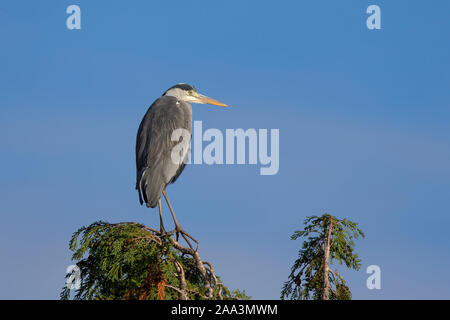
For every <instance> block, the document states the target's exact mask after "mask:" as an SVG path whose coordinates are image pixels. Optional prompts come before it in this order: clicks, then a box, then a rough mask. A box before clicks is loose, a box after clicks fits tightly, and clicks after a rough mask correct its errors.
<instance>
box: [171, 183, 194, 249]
mask: <svg viewBox="0 0 450 320" xmlns="http://www.w3.org/2000/svg"><path fill="white" fill-rule="evenodd" d="M163 195H164V198H165V199H166V202H167V205H168V206H169V210H170V213H171V214H172V218H173V222H174V223H175V231H176V236H177V241H178V234H179V233H181V236H182V237H183V238H184V240H186V242H187V244H188V245H189V247H191V249H193V248H192V245H191V243H190V242H189V240H188V239H187V238H190V239H191V240H193V241H194V242H195V243H197V245H198V241H197V240H195V239H194V238H193V237H192V236H191V235H189V234H188V233H187V232H186V231H184V230H183V228H181V226H180V224H179V223H178V220H177V217H176V216H175V213H174V212H173V209H172V205H171V204H170V201H169V197H168V196H167V192H166V190H163ZM186 237H187V238H186Z"/></svg>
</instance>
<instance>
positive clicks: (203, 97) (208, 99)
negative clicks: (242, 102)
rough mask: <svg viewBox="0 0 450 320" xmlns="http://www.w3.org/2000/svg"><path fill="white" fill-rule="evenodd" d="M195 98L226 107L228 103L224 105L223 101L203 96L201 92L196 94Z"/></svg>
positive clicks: (202, 101)
mask: <svg viewBox="0 0 450 320" xmlns="http://www.w3.org/2000/svg"><path fill="white" fill-rule="evenodd" d="M197 99H198V101H199V103H204V104H213V105H216V106H221V107H228V105H226V104H225V103H223V102H220V101H217V100H215V99H213V98H210V97H207V96H204V95H202V94H198V97H197Z"/></svg>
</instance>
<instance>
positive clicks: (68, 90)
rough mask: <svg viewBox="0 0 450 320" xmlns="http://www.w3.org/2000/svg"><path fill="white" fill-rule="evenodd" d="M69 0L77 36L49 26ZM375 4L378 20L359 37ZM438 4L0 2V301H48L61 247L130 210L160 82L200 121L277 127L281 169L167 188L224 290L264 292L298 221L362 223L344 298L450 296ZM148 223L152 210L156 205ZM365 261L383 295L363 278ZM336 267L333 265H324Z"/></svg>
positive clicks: (443, 8) (234, 169) (449, 137)
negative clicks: (185, 100) (174, 88)
mask: <svg viewBox="0 0 450 320" xmlns="http://www.w3.org/2000/svg"><path fill="white" fill-rule="evenodd" d="M71 4H77V5H79V6H80V7H81V12H82V29H81V30H68V29H67V28H66V18H67V17H68V15H67V14H66V8H67V6H69V5H71ZM370 4H377V5H379V6H380V8H381V13H382V20H381V24H382V29H381V30H373V31H371V30H368V29H367V28H366V23H365V21H366V19H367V17H368V15H367V14H366V13H365V11H366V8H367V6H368V5H370ZM449 10H450V3H449V2H448V1H445V0H441V1H440V0H436V1H433V2H432V4H431V3H430V2H427V1H370V2H369V1H356V0H354V1H279V2H274V1H248V2H242V1H221V2H219V1H195V2H192V1H189V2H188V1H170V2H168V1H152V3H150V2H149V1H132V2H131V3H130V2H129V1H128V2H127V1H114V2H112V1H95V2H94V1H45V2H44V1H39V2H38V1H35V2H31V1H12V0H7V1H2V4H1V5H0V43H1V50H0V67H1V68H0V69H1V70H0V88H1V89H0V159H1V166H0V214H1V216H2V222H1V224H0V257H1V258H0V259H1V264H0V298H2V299H5V298H26V299H36V298H37V299H56V298H58V296H59V292H60V289H61V288H62V286H63V285H64V273H65V269H66V267H67V266H68V265H70V264H71V261H70V252H69V250H68V246H67V244H68V241H69V239H70V237H71V234H72V233H73V232H74V231H75V230H76V229H78V228H79V227H80V226H82V225H87V224H90V223H92V222H94V221H96V220H99V219H102V220H107V221H111V222H117V221H130V220H131V221H139V222H142V223H145V224H149V225H152V224H154V225H157V224H158V219H157V211H156V210H150V209H146V208H144V207H141V206H139V203H138V198H137V193H136V192H135V190H134V183H135V167H134V143H135V135H136V131H137V127H138V125H139V122H140V120H141V118H142V116H143V115H144V113H145V111H146V109H147V108H148V106H149V105H150V104H151V103H152V102H153V101H154V100H155V99H156V98H157V97H158V96H160V95H161V94H162V92H164V91H165V90H166V89H167V88H168V87H170V86H171V85H173V84H176V83H178V82H188V83H191V84H193V85H195V86H196V87H197V88H198V89H199V91H200V92H202V93H204V94H207V95H209V96H212V97H214V98H217V99H219V100H221V101H224V102H226V103H227V104H229V105H230V106H231V107H230V108H228V109H223V108H218V107H210V106H206V105H194V106H193V110H194V120H202V121H203V127H204V128H218V129H220V130H223V131H224V130H225V129H226V128H244V129H247V128H269V129H270V128H278V129H279V130H280V170H279V173H278V174H277V175H275V176H261V175H259V167H258V166H255V165H240V166H237V165H222V166H218V165H215V166H214V165H213V166H208V165H192V166H190V167H188V168H187V169H186V170H185V171H184V172H183V174H182V176H181V177H180V179H179V180H178V181H177V183H176V184H175V185H172V186H170V187H169V188H168V193H169V196H170V197H171V200H172V202H173V204H174V209H175V212H176V213H177V216H178V218H179V220H180V222H181V223H182V225H183V227H184V228H185V229H186V230H188V232H190V233H191V234H193V235H195V236H196V238H197V239H198V240H199V241H200V252H201V255H202V256H203V257H204V258H205V259H207V260H209V261H211V262H213V263H214V265H215V267H216V271H217V273H218V274H220V275H221V276H222V278H223V279H224V281H225V282H226V284H227V285H228V286H229V287H231V288H240V289H246V292H247V293H248V294H249V295H251V296H253V297H254V298H260V299H276V298H278V297H279V294H280V289H281V286H282V283H283V282H284V281H285V280H286V279H287V277H288V274H289V271H290V266H291V265H292V263H293V261H294V260H295V258H296V256H297V251H298V249H299V247H300V245H301V243H300V241H297V242H295V241H291V240H290V239H289V238H290V235H291V234H292V233H293V231H294V230H298V229H300V228H301V227H302V222H303V220H304V219H305V217H306V216H308V215H319V214H322V213H324V212H329V213H331V214H334V215H336V216H338V217H346V218H348V219H351V220H354V221H356V222H358V223H359V224H360V227H361V228H362V229H363V230H364V231H365V233H366V238H365V239H363V240H361V241H358V243H357V251H358V252H359V253H360V256H361V257H362V259H363V266H362V268H361V270H360V271H359V272H355V271H353V272H345V271H344V274H345V275H346V276H347V278H348V281H349V284H350V287H351V289H352V292H353V296H354V298H356V299H395V298H396V299H407V298H425V299H428V298H430V299H431V298H438V299H439V298H446V299H449V298H450V280H449V278H448V276H447V273H448V270H447V269H448V266H449V265H450V250H449V247H450V237H449V236H448V225H449V223H450V215H449V212H450V204H449V199H450V148H449V147H450V132H449V130H448V128H449V124H450V90H449V85H450V63H449V57H450V44H449V33H450V25H449V24H450V22H449V20H448V12H449ZM166 219H168V221H170V220H169V219H170V218H169V216H168V215H166ZM372 264H376V265H379V266H380V267H381V272H382V280H381V286H382V289H381V290H368V289H367V288H366V286H365V283H366V278H367V277H368V275H367V274H366V273H365V270H366V268H367V266H369V265H372ZM340 270H342V268H341V269H340Z"/></svg>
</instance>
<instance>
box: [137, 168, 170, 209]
mask: <svg viewBox="0 0 450 320" xmlns="http://www.w3.org/2000/svg"><path fill="white" fill-rule="evenodd" d="M136 187H137V189H138V192H139V201H140V203H141V204H143V203H144V202H145V205H146V206H147V207H151V208H154V207H156V205H157V204H158V200H159V198H160V197H161V193H162V192H163V190H164V187H165V184H164V183H163V180H162V179H161V178H160V177H158V176H157V175H155V174H152V170H148V168H146V169H144V172H143V173H142V176H141V180H140V181H139V183H138V185H137V186H136Z"/></svg>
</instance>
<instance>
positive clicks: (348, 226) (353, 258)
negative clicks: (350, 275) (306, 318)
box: [281, 214, 364, 300]
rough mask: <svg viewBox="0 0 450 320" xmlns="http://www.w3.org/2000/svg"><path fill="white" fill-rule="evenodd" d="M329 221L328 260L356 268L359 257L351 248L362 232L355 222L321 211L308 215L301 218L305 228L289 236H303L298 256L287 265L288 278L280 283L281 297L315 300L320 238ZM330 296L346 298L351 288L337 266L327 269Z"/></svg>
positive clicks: (320, 286)
mask: <svg viewBox="0 0 450 320" xmlns="http://www.w3.org/2000/svg"><path fill="white" fill-rule="evenodd" d="M330 223H332V232H331V236H330V256H329V262H330V264H332V263H333V261H335V260H337V261H338V262H339V264H340V265H342V264H344V265H345V266H346V267H347V268H349V269H354V270H359V268H360V267H361V259H360V258H359V257H358V255H357V254H356V253H355V252H354V247H355V243H354V240H356V239H358V238H359V237H360V236H361V237H364V233H363V232H362V231H361V230H360V229H359V228H358V227H357V225H358V224H357V223H355V222H352V221H349V220H347V219H342V220H340V219H338V218H336V217H334V216H332V215H329V214H324V215H322V216H320V217H318V216H310V217H307V218H306V220H305V221H304V224H305V228H304V229H303V230H301V231H295V232H294V234H293V235H292V236H291V239H292V240H297V239H299V238H306V240H305V241H304V242H303V245H302V248H301V249H300V251H299V253H298V259H297V260H296V261H295V262H294V265H293V266H292V268H291V274H290V275H289V278H288V281H286V282H285V283H284V286H283V288H282V291H281V299H292V300H300V299H301V300H308V299H314V300H319V299H320V298H321V293H322V289H323V286H324V284H323V282H324V281H323V267H324V252H325V251H324V250H325V249H324V240H325V239H326V238H327V231H328V229H329V226H330ZM329 281H330V284H331V285H332V288H330V292H329V294H330V296H329V298H330V299H331V300H350V299H351V292H350V289H349V288H348V286H347V284H346V282H345V280H344V279H343V278H342V276H341V275H340V274H339V273H338V271H337V270H335V271H331V268H330V272H329Z"/></svg>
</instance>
